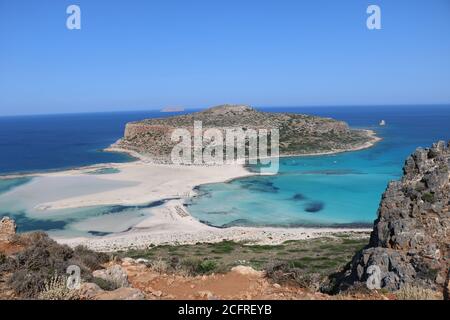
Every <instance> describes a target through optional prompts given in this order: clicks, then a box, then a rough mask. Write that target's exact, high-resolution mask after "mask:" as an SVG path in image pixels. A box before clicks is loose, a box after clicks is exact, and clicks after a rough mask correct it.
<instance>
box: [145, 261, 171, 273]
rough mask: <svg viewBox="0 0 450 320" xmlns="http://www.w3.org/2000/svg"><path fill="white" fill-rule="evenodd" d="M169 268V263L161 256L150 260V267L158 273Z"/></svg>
mask: <svg viewBox="0 0 450 320" xmlns="http://www.w3.org/2000/svg"><path fill="white" fill-rule="evenodd" d="M169 268H170V266H169V264H168V263H167V262H166V261H165V260H163V259H161V258H158V259H156V260H153V261H152V262H150V269H152V270H153V271H155V272H158V273H167V271H168V270H169Z"/></svg>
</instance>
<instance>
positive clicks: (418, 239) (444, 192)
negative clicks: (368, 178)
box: [339, 141, 450, 290]
mask: <svg viewBox="0 0 450 320" xmlns="http://www.w3.org/2000/svg"><path fill="white" fill-rule="evenodd" d="M403 171H404V175H403V177H402V179H401V181H395V182H391V183H389V185H388V188H387V190H386V191H385V193H384V194H383V197H382V201H381V204H380V207H379V210H378V219H377V220H375V224H374V228H373V232H372V234H371V238H370V243H369V245H368V247H367V248H365V249H364V250H362V251H361V252H359V253H357V254H356V255H355V257H354V258H353V261H352V262H351V264H350V266H349V268H348V270H347V271H346V272H345V274H344V277H343V278H342V279H341V280H339V287H340V289H341V290H342V289H347V288H349V287H352V286H354V285H355V284H357V283H365V282H366V281H367V279H368V278H369V277H370V275H369V274H373V275H374V276H375V277H378V278H379V280H380V283H379V286H380V287H381V288H386V289H388V290H397V289H399V288H402V287H403V286H405V285H406V284H410V285H415V286H419V287H424V288H430V289H434V290H441V289H442V288H443V287H445V286H448V277H449V267H450V181H449V174H450V142H449V143H448V145H446V144H445V143H444V142H442V141H441V142H438V143H435V144H433V146H432V147H431V148H430V149H421V148H419V149H417V150H416V152H415V153H414V154H413V155H411V156H410V157H409V158H408V159H407V160H406V163H405V165H404V168H403ZM371 266H376V267H378V268H379V274H378V275H377V274H374V273H376V270H375V269H374V267H371ZM369 267H371V268H370V269H372V270H370V269H369Z"/></svg>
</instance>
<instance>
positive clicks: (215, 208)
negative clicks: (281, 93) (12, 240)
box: [0, 106, 450, 235]
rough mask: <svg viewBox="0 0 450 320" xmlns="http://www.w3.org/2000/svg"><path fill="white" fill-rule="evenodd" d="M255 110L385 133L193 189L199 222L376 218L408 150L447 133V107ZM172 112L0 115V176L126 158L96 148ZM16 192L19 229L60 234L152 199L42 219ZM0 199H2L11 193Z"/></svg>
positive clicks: (1, 187) (2, 185) (0, 193)
mask: <svg viewBox="0 0 450 320" xmlns="http://www.w3.org/2000/svg"><path fill="white" fill-rule="evenodd" d="M261 109H262V110H264V111H277V112H293V113H306V114H315V115H320V116H326V117H332V118H335V119H339V120H344V121H346V122H348V123H349V124H350V125H351V126H352V127H355V128H369V129H373V130H375V131H376V132H377V134H378V136H380V137H382V138H383V140H382V141H381V142H379V143H378V144H377V145H376V146H375V147H372V148H370V149H366V150H361V151H356V152H348V153H341V154H336V155H327V156H315V157H290V158H282V159H281V160H280V171H279V173H278V174H277V175H275V176H258V177H250V178H243V179H237V180H234V181H232V182H228V183H217V184H209V185H203V186H200V187H199V188H198V190H199V196H198V197H195V198H193V199H191V200H190V201H189V202H188V204H187V205H188V206H189V211H190V212H191V213H192V215H193V216H194V217H196V218H198V219H199V220H201V221H203V222H205V223H208V224H211V225H214V226H218V227H227V226H233V225H256V226H263V225H264V226H300V225H301V226H308V225H310V226H337V225H339V226H346V225H352V226H354V225H357V226H365V225H369V224H371V223H372V221H373V220H374V219H375V217H376V211H377V207H378V203H379V201H380V198H381V194H382V192H383V191H384V190H385V188H386V185H387V183H388V182H389V181H390V180H393V179H398V178H399V177H400V176H401V169H402V166H403V163H404V161H405V159H406V157H407V156H408V155H409V154H411V153H412V152H413V151H414V150H415V149H416V148H417V147H428V146H430V145H431V144H432V143H433V142H435V141H437V140H447V141H448V140H450V106H396V107H388V106H382V107H381V106H380V107H375V106H373V107H356V106H355V107H310V108H307V107H301V108H261ZM169 115H171V114H168V113H160V112H122V113H95V114H74V115H51V116H29V117H3V118H0V174H8V173H18V172H33V171H44V170H56V169H64V168H69V167H79V166H85V165H90V164H96V163H108V162H124V161H132V160H133V159H131V158H130V157H128V156H126V155H123V154H119V153H108V152H103V151H102V149H103V148H105V147H107V146H108V145H110V144H111V143H113V142H114V141H116V140H117V139H119V138H120V137H121V136H122V135H123V130H124V126H125V123H127V122H129V121H134V120H140V119H143V118H151V117H164V116H169ZM382 119H384V120H385V121H386V124H387V125H386V126H384V127H381V126H379V125H378V124H379V122H380V120H382ZM29 182H30V179H29V178H21V179H8V180H0V198H7V195H8V194H9V193H8V192H10V191H11V190H14V189H15V188H17V187H18V186H20V185H23V184H25V183H29ZM106 187H107V186H105V188H106ZM13 200H14V201H13ZM13 200H11V201H10V202H11V203H13V204H11V203H10V204H9V205H8V207H6V205H5V206H4V207H2V202H1V201H0V216H3V215H10V216H14V217H15V218H16V219H17V220H18V224H19V230H21V231H29V230H36V229H39V230H46V231H49V230H50V231H55V232H60V233H64V231H65V230H69V229H71V227H70V226H71V224H72V225H75V224H78V225H80V224H83V223H84V225H86V224H87V222H83V221H84V220H83V219H85V217H89V218H91V219H92V218H93V217H95V216H101V215H105V214H109V215H111V216H115V215H116V216H117V217H118V219H117V221H120V222H121V223H123V222H124V221H126V220H130V217H137V212H139V210H146V212H149V211H151V207H152V204H150V205H149V206H145V207H132V208H127V207H117V206H114V207H100V208H99V207H96V208H86V209H77V210H72V211H68V212H65V213H64V214H62V215H60V216H58V217H57V218H54V219H50V218H49V219H47V220H45V219H40V218H38V217H37V216H36V215H33V214H32V213H31V212H27V209H26V207H21V206H19V205H17V206H16V202H17V201H20V199H13ZM23 200H24V202H25V200H27V199H23ZM2 201H4V202H3V203H8V199H6V200H5V199H3V200H2ZM14 208H15V209H14ZM130 210H131V211H130ZM119 215H121V216H120V218H119ZM109 221H110V224H108V226H106V225H105V226H104V227H103V228H98V230H97V229H94V230H89V231H90V232H89V233H90V234H91V235H101V234H106V233H109V232H118V231H123V230H121V229H120V227H118V226H116V225H114V226H113V225H111V224H112V222H111V221H114V220H109ZM127 227H129V226H128V225H127ZM72 229H74V228H72ZM72 231H73V230H72Z"/></svg>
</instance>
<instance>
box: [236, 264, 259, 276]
mask: <svg viewBox="0 0 450 320" xmlns="http://www.w3.org/2000/svg"><path fill="white" fill-rule="evenodd" d="M231 271H232V272H236V273H239V274H242V275H245V276H252V277H255V278H261V277H263V276H264V272H262V271H257V270H255V269H253V268H252V267H248V266H236V267H233V268H232V269H231Z"/></svg>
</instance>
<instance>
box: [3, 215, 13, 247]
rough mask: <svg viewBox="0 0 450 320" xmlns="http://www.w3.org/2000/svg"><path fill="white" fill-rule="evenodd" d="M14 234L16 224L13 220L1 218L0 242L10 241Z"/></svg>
mask: <svg viewBox="0 0 450 320" xmlns="http://www.w3.org/2000/svg"><path fill="white" fill-rule="evenodd" d="M15 234H16V223H15V222H14V220H13V219H10V218H8V217H3V218H2V220H0V241H10V240H11V239H12V237H13V236H14V235H15Z"/></svg>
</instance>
